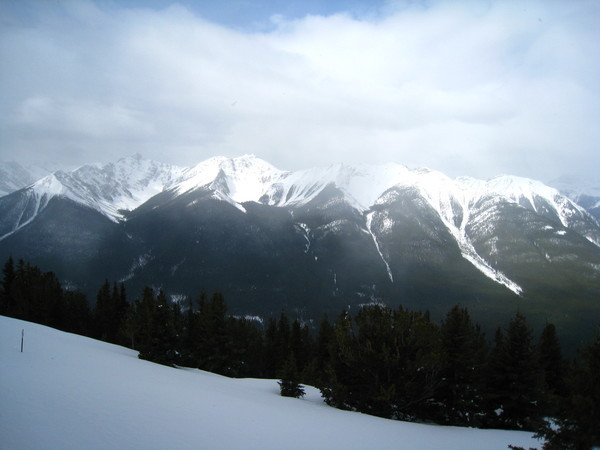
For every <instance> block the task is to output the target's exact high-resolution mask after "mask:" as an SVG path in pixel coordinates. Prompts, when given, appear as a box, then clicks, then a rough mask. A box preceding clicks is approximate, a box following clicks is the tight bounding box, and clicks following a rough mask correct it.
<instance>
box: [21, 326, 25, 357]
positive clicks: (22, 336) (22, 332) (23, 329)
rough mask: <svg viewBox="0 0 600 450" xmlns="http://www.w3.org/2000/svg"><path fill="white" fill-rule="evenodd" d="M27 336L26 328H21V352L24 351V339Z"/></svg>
mask: <svg viewBox="0 0 600 450" xmlns="http://www.w3.org/2000/svg"><path fill="white" fill-rule="evenodd" d="M24 338H25V328H22V329H21V353H23V339H24Z"/></svg>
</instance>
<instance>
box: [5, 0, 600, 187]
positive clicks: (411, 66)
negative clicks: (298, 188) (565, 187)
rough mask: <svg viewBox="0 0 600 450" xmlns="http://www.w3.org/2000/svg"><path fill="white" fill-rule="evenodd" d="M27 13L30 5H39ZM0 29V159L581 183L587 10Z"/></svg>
mask: <svg viewBox="0 0 600 450" xmlns="http://www.w3.org/2000/svg"><path fill="white" fill-rule="evenodd" d="M36 5H37V4H36ZM4 8H5V9H6V11H4V12H5V13H7V14H6V16H7V17H8V19H5V21H4V22H2V23H1V24H0V62H1V64H2V67H3V70H2V71H1V72H0V114H2V117H4V119H5V120H3V121H2V124H1V125H0V135H1V136H0V152H1V154H0V157H1V158H2V159H14V158H16V153H17V152H18V153H20V154H22V155H23V157H27V158H29V159H36V158H38V159H39V158H42V156H44V158H47V157H48V154H52V155H56V157H59V158H68V159H70V160H78V161H75V162H76V163H84V162H89V161H92V160H98V161H105V160H112V159H115V158H117V157H119V156H123V155H126V154H131V153H134V152H140V153H142V154H144V155H146V156H147V157H152V158H156V159H159V160H166V161H169V162H173V163H178V164H185V165H189V164H194V163H196V162H199V161H201V160H203V159H205V158H208V157H210V156H213V155H215V154H225V155H230V156H234V155H239V154H243V153H255V154H257V155H258V156H261V157H263V158H265V159H267V160H268V161H270V162H272V163H273V164H275V165H277V166H279V167H281V168H287V169H296V168H302V167H309V166H313V165H322V164H329V163H334V162H340V161H342V162H356V163H363V162H388V161H396V162H400V163H404V164H407V165H410V166H422V165H425V166H429V167H432V168H434V169H438V170H442V171H444V172H446V173H448V174H449V175H452V176H458V175H473V176H479V177H489V176H493V175H495V174H499V173H514V174H517V175H523V176H530V177H534V178H542V179H551V178H553V177H557V176H559V175H562V174H563V173H580V174H583V175H587V176H596V177H597V175H596V174H595V173H594V172H595V170H594V167H598V162H599V161H598V160H597V158H598V157H597V156H596V153H597V151H596V148H597V145H598V142H599V138H600V131H598V127H597V121H598V116H599V113H600V87H599V86H598V83H597V80H598V79H600V58H599V57H598V56H600V51H599V50H600V44H599V43H600V30H598V27H597V23H598V19H600V5H598V4H597V2H585V1H581V2H541V1H540V2H535V1H534V2H528V3H527V4H526V5H524V4H522V3H520V2H494V1H488V2H477V3H475V2H458V1H457V2H428V3H414V2H409V3H406V2H395V3H394V2H390V3H388V4H387V5H386V7H385V8H384V9H382V10H381V11H379V13H378V14H372V13H369V14H365V15H364V16H360V15H357V14H356V13H352V14H350V13H344V12H340V13H337V14H333V15H328V16H318V15H307V16H295V18H290V19H288V18H286V17H285V16H282V15H277V13H278V11H276V10H274V11H273V15H272V19H271V26H270V27H267V28H265V27H264V26H261V27H259V28H256V29H254V30H251V29H245V30H243V31H240V30H239V29H232V28H228V27H226V26H222V25H219V24H216V23H212V22H209V21H208V20H205V19H203V18H202V17H201V16H199V15H197V14H196V13H194V12H193V11H191V10H190V9H188V8H186V7H184V6H181V5H176V4H175V5H172V6H168V7H165V8H162V9H153V10H151V9H139V8H137V9H135V8H125V7H120V6H114V5H113V6H107V5H106V4H101V3H93V2H64V3H59V4H58V6H54V7H48V6H46V7H44V8H41V9H40V10H39V11H38V10H37V9H36V8H30V9H29V10H28V13H27V14H17V13H15V12H14V11H13V10H10V8H7V7H6V6H5V7H4Z"/></svg>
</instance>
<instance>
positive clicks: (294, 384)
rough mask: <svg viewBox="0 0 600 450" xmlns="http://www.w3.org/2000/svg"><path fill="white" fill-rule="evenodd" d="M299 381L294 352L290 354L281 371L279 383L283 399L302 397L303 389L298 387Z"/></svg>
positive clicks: (300, 386)
mask: <svg viewBox="0 0 600 450" xmlns="http://www.w3.org/2000/svg"><path fill="white" fill-rule="evenodd" d="M299 380H300V378H299V375H298V368H297V366H296V356H295V355H294V352H290V354H289V355H288V357H287V359H286V360H285V363H284V365H283V368H282V370H281V380H280V381H279V388H280V392H281V395H282V396H283V397H295V398H298V397H303V396H304V394H305V392H304V387H303V386H302V385H300V381H299Z"/></svg>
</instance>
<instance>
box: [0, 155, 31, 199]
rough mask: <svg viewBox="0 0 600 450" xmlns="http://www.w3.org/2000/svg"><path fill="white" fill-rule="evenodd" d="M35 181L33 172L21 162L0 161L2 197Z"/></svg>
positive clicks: (0, 193)
mask: <svg viewBox="0 0 600 450" xmlns="http://www.w3.org/2000/svg"><path fill="white" fill-rule="evenodd" d="M34 181H35V179H34V177H33V176H32V174H31V173H30V172H29V171H28V170H27V169H25V168H24V167H23V166H21V165H20V164H18V163H16V162H14V161H9V162H0V197H2V196H4V195H7V194H10V193H11V192H14V191H17V190H19V189H21V188H24V187H25V186H27V185H29V184H31V183H33V182H34Z"/></svg>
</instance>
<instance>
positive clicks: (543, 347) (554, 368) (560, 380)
mask: <svg viewBox="0 0 600 450" xmlns="http://www.w3.org/2000/svg"><path fill="white" fill-rule="evenodd" d="M538 353H539V358H540V366H541V369H542V371H543V374H544V405H543V406H544V409H545V410H546V411H547V414H548V415H550V416H554V415H556V414H557V413H558V412H559V410H560V407H559V401H560V398H561V397H564V396H565V395H566V394H567V387H566V383H565V376H566V373H567V363H566V361H565V360H564V359H563V356H562V351H561V348H560V343H559V342H558V338H557V337H556V327H555V326H554V324H551V323H549V324H547V325H546V326H545V327H544V330H543V331H542V335H541V336H540V341H539V344H538Z"/></svg>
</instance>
